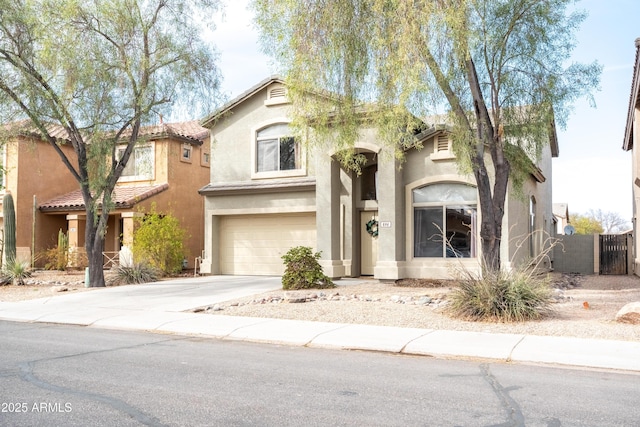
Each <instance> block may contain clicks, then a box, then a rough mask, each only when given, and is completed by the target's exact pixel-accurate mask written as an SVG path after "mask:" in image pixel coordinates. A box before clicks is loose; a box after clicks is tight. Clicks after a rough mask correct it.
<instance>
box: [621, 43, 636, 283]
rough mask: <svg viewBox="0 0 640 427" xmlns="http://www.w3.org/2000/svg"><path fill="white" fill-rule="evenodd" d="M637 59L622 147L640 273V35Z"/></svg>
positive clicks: (634, 251)
mask: <svg viewBox="0 0 640 427" xmlns="http://www.w3.org/2000/svg"><path fill="white" fill-rule="evenodd" d="M635 45H636V60H635V66H634V68H633V78H632V80H631V95H630V97H629V109H628V112H627V123H626V126H625V130H624V142H623V145H622V149H623V150H625V151H631V157H632V160H631V170H632V178H631V179H632V180H633V185H632V188H633V190H632V191H633V236H634V250H633V254H634V260H633V266H634V271H635V273H636V274H638V275H640V239H639V238H638V233H637V232H638V217H639V216H640V151H638V150H639V149H640V147H638V145H637V144H636V143H637V142H638V139H640V37H639V38H637V39H636V41H635Z"/></svg>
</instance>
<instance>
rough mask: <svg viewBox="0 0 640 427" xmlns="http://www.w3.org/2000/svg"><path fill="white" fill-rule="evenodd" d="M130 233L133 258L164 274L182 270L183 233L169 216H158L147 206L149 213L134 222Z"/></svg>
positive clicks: (184, 233) (153, 209) (183, 254)
mask: <svg viewBox="0 0 640 427" xmlns="http://www.w3.org/2000/svg"><path fill="white" fill-rule="evenodd" d="M136 221H137V224H136V225H137V227H136V230H135V231H134V233H133V247H132V252H133V258H134V260H135V261H136V262H146V263H148V264H150V265H151V266H153V267H155V268H157V269H159V270H160V271H162V272H163V273H165V274H173V273H178V272H180V271H181V270H182V260H183V259H184V257H185V248H184V243H183V242H184V240H185V239H186V238H187V232H186V231H185V230H184V229H183V228H182V227H181V226H180V222H179V221H178V219H177V218H176V217H174V216H173V215H171V214H161V213H158V212H156V211H155V206H152V207H151V212H149V213H147V214H145V215H144V217H141V218H139V219H137V220H136Z"/></svg>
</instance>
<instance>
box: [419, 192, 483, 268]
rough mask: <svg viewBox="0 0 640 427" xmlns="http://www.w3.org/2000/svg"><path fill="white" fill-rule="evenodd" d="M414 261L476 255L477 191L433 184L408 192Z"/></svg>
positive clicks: (472, 256)
mask: <svg viewBox="0 0 640 427" xmlns="http://www.w3.org/2000/svg"><path fill="white" fill-rule="evenodd" d="M412 197H413V200H412V207H413V256H414V258H474V257H476V256H477V248H476V245H477V238H476V234H477V230H476V222H477V191H476V188H475V187H472V186H470V185H466V184H460V183H437V184H431V185H426V186H424V187H420V188H416V189H414V190H413V191H412Z"/></svg>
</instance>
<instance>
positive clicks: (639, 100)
mask: <svg viewBox="0 0 640 427" xmlns="http://www.w3.org/2000/svg"><path fill="white" fill-rule="evenodd" d="M638 107H640V37H638V38H637V39H636V62H635V65H634V67H633V78H632V80H631V94H630V95H629V109H628V110H627V125H626V126H625V129H624V142H623V144H622V149H623V150H625V151H629V150H631V149H632V148H633V131H634V129H633V127H634V121H635V112H636V108H638Z"/></svg>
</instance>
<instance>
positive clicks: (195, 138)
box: [4, 120, 209, 145]
mask: <svg viewBox="0 0 640 427" xmlns="http://www.w3.org/2000/svg"><path fill="white" fill-rule="evenodd" d="M46 128H47V132H49V135H51V136H52V137H54V138H55V139H57V140H63V141H68V140H69V134H68V133H67V131H66V130H65V129H64V128H63V127H62V126H60V125H58V124H53V123H50V124H48V125H47V126H46ZM4 130H5V131H7V132H9V133H11V134H16V133H17V134H22V135H28V136H33V137H37V138H39V137H41V134H40V131H39V130H38V129H36V128H35V127H34V126H33V125H32V124H31V121H30V120H20V121H17V122H13V123H10V124H8V125H5V126H4ZM130 133H131V131H130V129H129V130H127V131H126V132H125V133H124V134H123V135H122V137H123V138H126V137H127V135H129V134H130ZM139 136H141V137H145V136H146V137H150V138H151V139H158V138H163V137H177V138H180V139H186V140H188V141H189V142H192V143H195V144H198V145H200V144H202V142H204V140H205V139H206V138H207V137H208V136H209V130H208V129H207V128H204V127H202V126H200V124H199V122H198V120H191V121H188V122H179V123H160V124H158V125H150V126H142V127H141V128H140V132H139Z"/></svg>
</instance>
